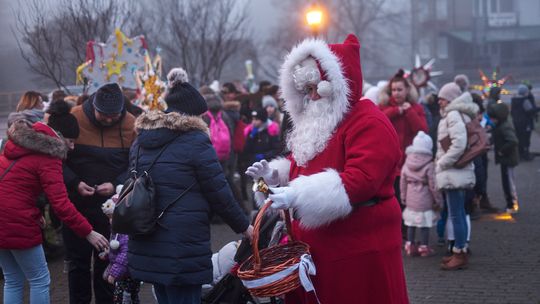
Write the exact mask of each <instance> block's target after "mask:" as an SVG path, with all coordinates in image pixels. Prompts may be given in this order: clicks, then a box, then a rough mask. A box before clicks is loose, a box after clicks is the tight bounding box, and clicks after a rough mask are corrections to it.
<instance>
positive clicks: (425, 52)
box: [418, 37, 431, 59]
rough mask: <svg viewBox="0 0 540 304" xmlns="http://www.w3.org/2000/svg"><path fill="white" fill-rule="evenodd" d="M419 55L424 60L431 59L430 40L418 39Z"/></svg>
mask: <svg viewBox="0 0 540 304" xmlns="http://www.w3.org/2000/svg"><path fill="white" fill-rule="evenodd" d="M418 53H419V55H420V58H422V59H427V58H430V57H431V45H430V41H429V38H426V37H424V38H420V39H418Z"/></svg>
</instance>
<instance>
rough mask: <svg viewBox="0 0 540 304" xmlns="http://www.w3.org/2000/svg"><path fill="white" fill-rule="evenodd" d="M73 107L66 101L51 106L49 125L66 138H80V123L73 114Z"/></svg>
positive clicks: (59, 101) (56, 101)
mask: <svg viewBox="0 0 540 304" xmlns="http://www.w3.org/2000/svg"><path fill="white" fill-rule="evenodd" d="M70 112H71V106H70V105H69V104H68V103H67V102H65V101H64V100H55V101H53V102H51V104H50V105H49V109H48V110H47V113H48V114H49V119H48V121H47V124H48V125H49V127H51V128H53V129H54V130H55V131H57V132H60V134H62V136H64V137H65V138H71V139H75V138H77V137H79V123H78V122H77V118H75V116H73V115H72V114H71V113H70Z"/></svg>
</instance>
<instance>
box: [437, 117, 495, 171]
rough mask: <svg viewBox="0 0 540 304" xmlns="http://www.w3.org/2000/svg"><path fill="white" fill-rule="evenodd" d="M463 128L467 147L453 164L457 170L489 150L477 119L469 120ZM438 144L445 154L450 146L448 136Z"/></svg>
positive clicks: (487, 142) (483, 130)
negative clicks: (465, 133) (465, 132)
mask: <svg viewBox="0 0 540 304" xmlns="http://www.w3.org/2000/svg"><path fill="white" fill-rule="evenodd" d="M459 114H460V115H461V119H463V122H465V118H464V117H463V114H462V113H461V112H460V113H459ZM465 128H466V129H467V146H466V147H465V151H464V152H463V154H462V155H461V157H460V158H459V159H458V161H457V162H456V163H455V164H454V168H458V169H461V168H464V167H465V166H467V165H468V164H469V163H470V162H471V161H473V159H475V158H476V157H477V156H479V155H482V154H484V153H486V152H487V151H488V150H489V141H488V138H487V133H486V130H485V129H484V128H483V127H482V125H481V124H480V122H479V121H478V120H477V119H471V121H469V122H467V123H465ZM439 142H440V143H441V147H442V149H443V150H444V152H447V151H448V149H449V148H450V145H451V144H452V140H451V139H450V136H446V137H445V138H443V139H441V140H439Z"/></svg>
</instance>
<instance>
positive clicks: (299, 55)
mask: <svg viewBox="0 0 540 304" xmlns="http://www.w3.org/2000/svg"><path fill="white" fill-rule="evenodd" d="M309 57H312V58H314V59H315V60H316V61H317V63H318V64H319V66H320V70H321V72H322V73H323V74H324V75H322V77H323V78H325V80H326V81H328V82H329V83H330V86H331V94H330V96H329V98H328V99H329V100H331V101H332V102H333V103H334V106H335V107H336V108H337V111H335V113H336V115H337V116H338V117H336V118H337V119H336V120H338V121H341V119H342V118H343V116H344V115H345V113H347V111H348V109H349V106H350V104H351V103H352V102H356V101H357V100H359V99H360V97H361V95H362V71H361V69H360V43H359V42H358V38H356V36H354V35H352V34H349V35H348V36H347V38H346V39H345V41H344V42H343V43H342V44H327V43H326V42H325V41H323V40H320V39H307V40H304V41H303V42H301V43H300V44H298V45H297V46H296V47H294V48H293V49H292V50H291V52H290V53H289V54H288V55H287V57H286V58H285V62H284V63H283V66H282V67H281V70H280V87H281V88H282V97H283V98H284V99H285V108H286V110H287V112H288V113H289V114H290V115H291V118H292V121H293V122H294V121H295V120H296V119H298V116H299V115H301V114H302V110H303V102H304V96H305V94H304V93H303V92H299V91H298V90H297V89H296V88H295V83H294V79H293V74H294V70H295V67H296V66H297V65H298V64H300V63H301V62H302V61H303V60H304V59H307V58H309Z"/></svg>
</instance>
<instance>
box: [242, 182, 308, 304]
mask: <svg viewBox="0 0 540 304" xmlns="http://www.w3.org/2000/svg"><path fill="white" fill-rule="evenodd" d="M259 183H261V182H259ZM261 186H265V185H261ZM266 191H267V189H266ZM271 204H272V202H271V201H268V202H266V203H265V204H264V206H263V207H262V208H261V210H260V212H259V214H258V215H257V218H256V219H255V225H254V229H253V240H252V242H251V243H252V246H253V255H252V256H250V257H249V258H248V259H247V260H245V261H244V262H243V263H242V265H240V268H239V269H238V274H237V275H238V277H239V278H240V279H241V280H242V281H252V280H257V279H262V278H265V277H268V276H270V275H273V274H276V273H278V272H280V271H284V270H286V269H288V268H290V267H292V266H294V265H296V264H298V263H299V262H300V259H301V257H302V255H304V254H309V246H308V245H307V244H306V243H303V242H300V241H296V240H295V239H294V237H293V235H292V230H291V220H290V214H289V211H288V210H285V211H284V212H285V223H286V225H287V233H288V235H289V243H287V244H283V245H277V246H273V247H269V248H266V249H263V250H260V251H259V248H258V246H257V244H258V243H259V230H260V227H261V222H262V218H263V216H264V213H265V212H266V210H267V209H268V208H269V207H270V205H271ZM298 287H300V278H299V274H298V269H296V270H294V271H293V272H291V273H290V274H288V275H287V276H285V277H283V278H281V279H279V280H277V281H274V282H272V283H269V284H267V285H263V286H259V287H256V288H249V287H247V288H248V290H249V292H250V293H251V294H252V295H254V296H256V297H274V296H279V295H283V294H285V293H287V292H289V291H292V290H294V289H296V288H298Z"/></svg>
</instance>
